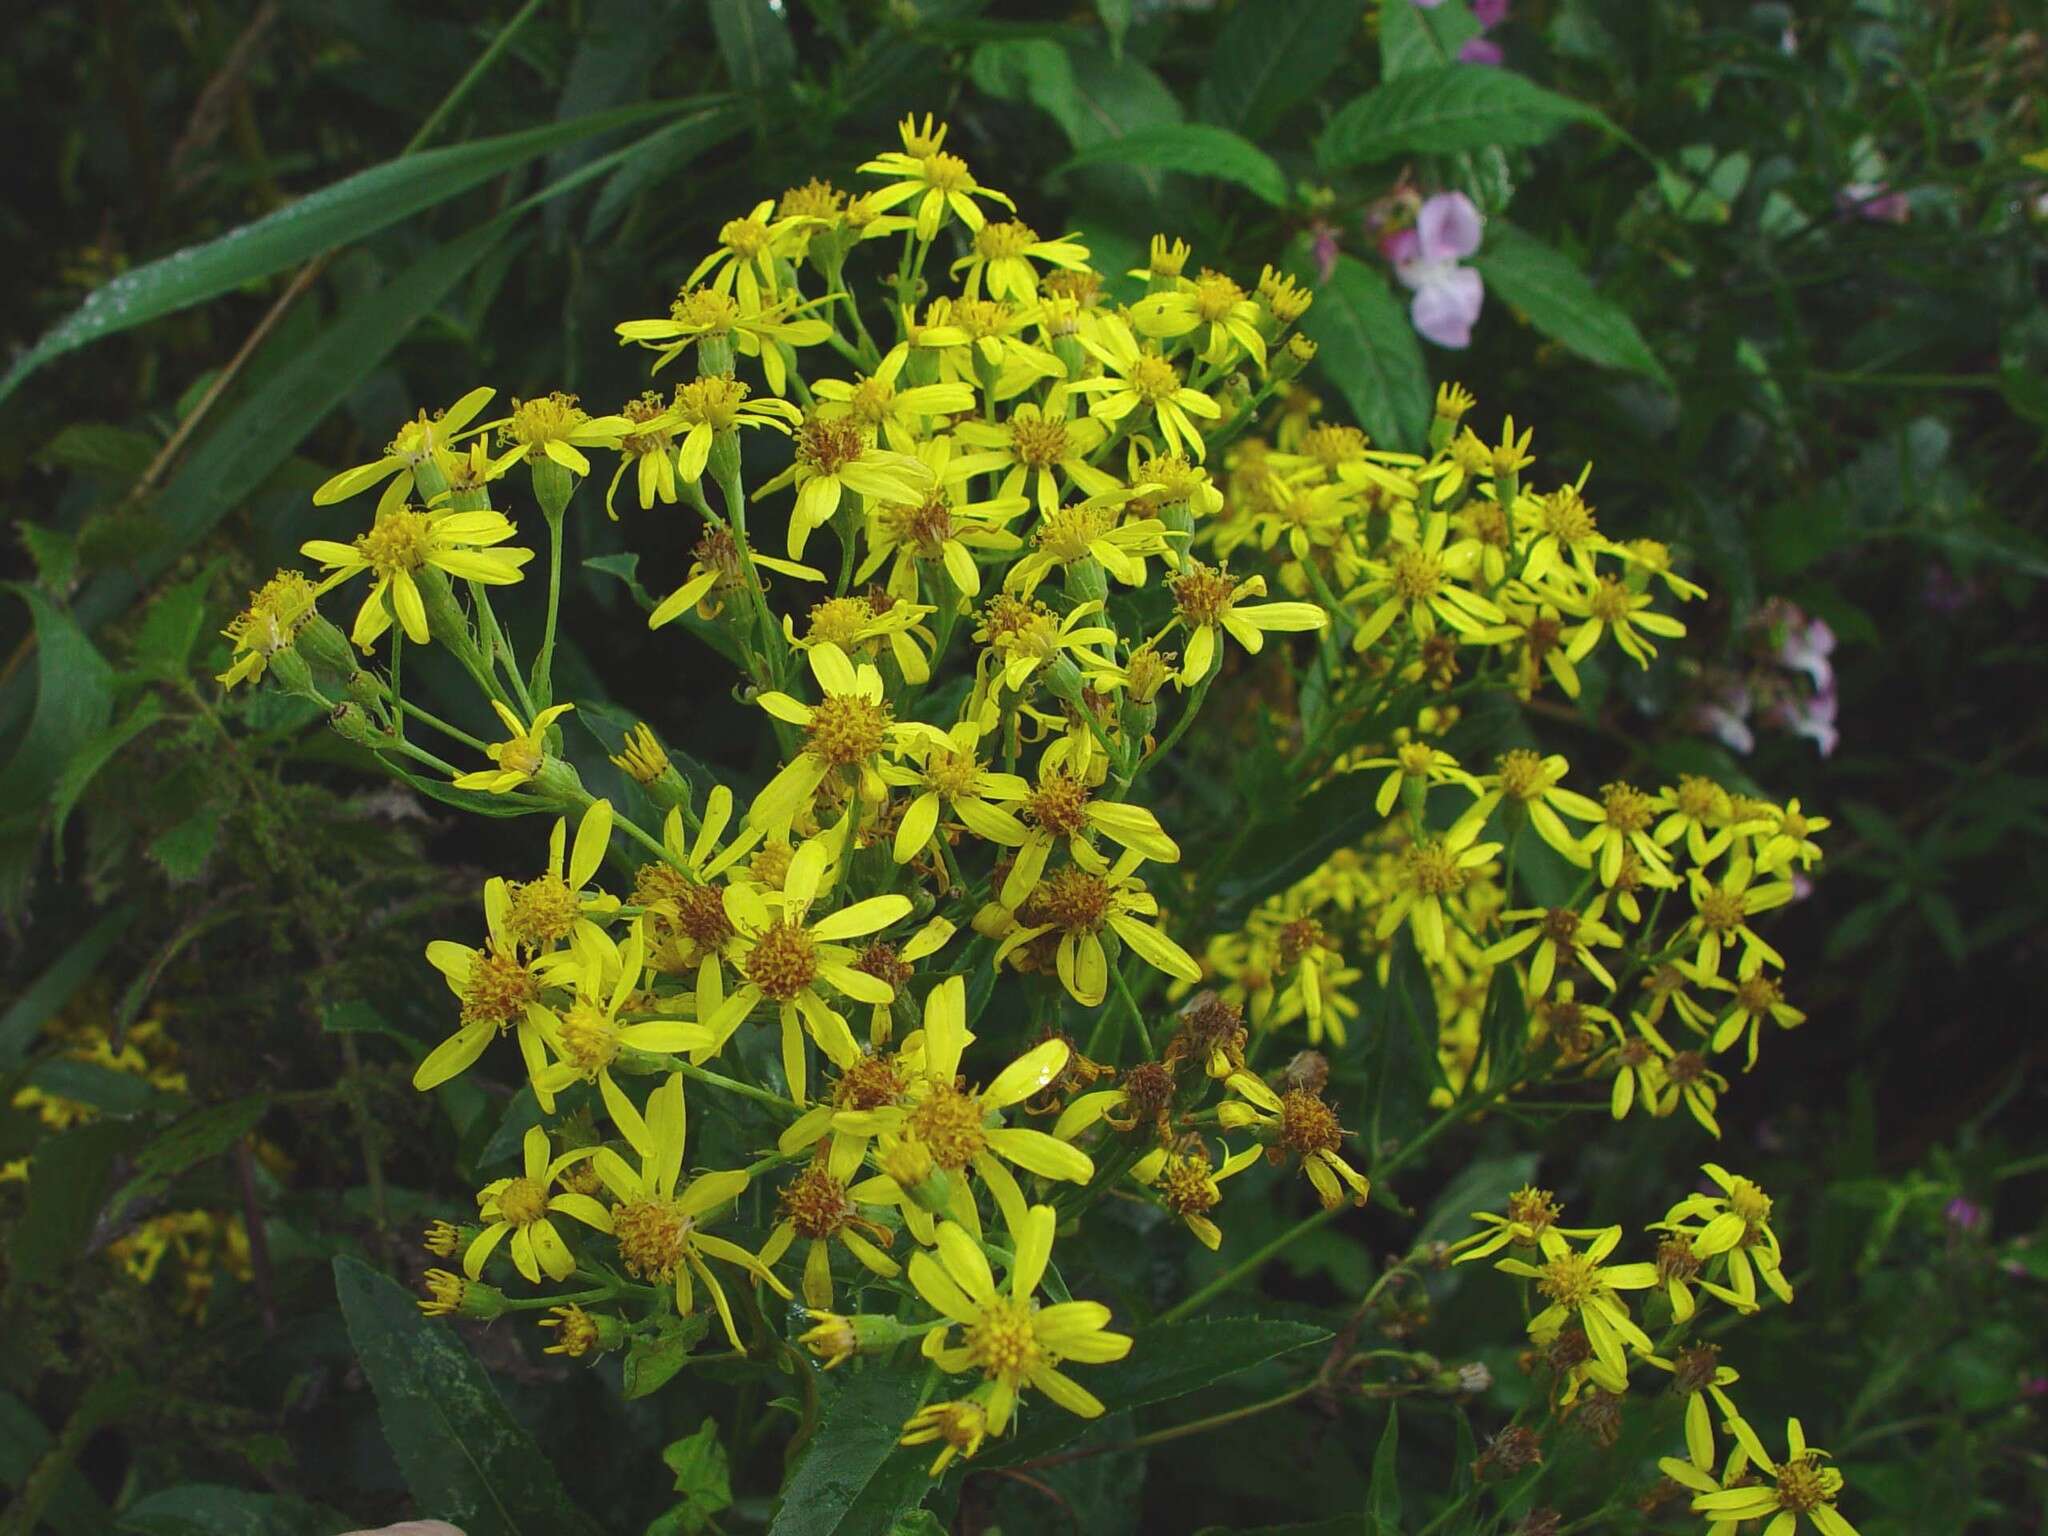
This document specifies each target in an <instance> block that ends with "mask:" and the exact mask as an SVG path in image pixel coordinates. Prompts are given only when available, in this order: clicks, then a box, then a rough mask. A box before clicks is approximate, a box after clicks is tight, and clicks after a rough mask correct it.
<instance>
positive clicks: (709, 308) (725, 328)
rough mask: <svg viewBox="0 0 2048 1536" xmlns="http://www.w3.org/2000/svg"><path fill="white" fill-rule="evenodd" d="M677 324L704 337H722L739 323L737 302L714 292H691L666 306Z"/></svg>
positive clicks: (714, 289) (738, 303)
mask: <svg viewBox="0 0 2048 1536" xmlns="http://www.w3.org/2000/svg"><path fill="white" fill-rule="evenodd" d="M669 315H670V317H671V318H672V319H674V320H675V321H676V322H677V323H678V324H680V325H684V326H687V327H688V328H689V329H690V330H692V331H696V332H697V333H699V334H700V335H704V336H726V335H730V334H731V333H732V331H733V329H734V328H735V327H736V326H738V324H739V323H740V301H739V300H738V299H736V298H734V297H733V296H732V295H731V294H729V293H720V292H719V291H718V290H717V289H716V288H692V289H690V290H689V291H688V292H686V293H684V294H683V295H682V296H681V297H679V298H678V299H677V300H676V301H675V303H673V304H671V305H670V306H669Z"/></svg>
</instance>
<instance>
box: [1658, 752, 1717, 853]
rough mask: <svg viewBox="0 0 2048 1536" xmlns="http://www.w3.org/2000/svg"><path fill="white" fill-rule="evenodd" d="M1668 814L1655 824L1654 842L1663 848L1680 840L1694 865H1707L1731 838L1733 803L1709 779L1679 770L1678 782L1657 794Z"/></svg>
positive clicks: (1674, 844) (1671, 845)
mask: <svg viewBox="0 0 2048 1536" xmlns="http://www.w3.org/2000/svg"><path fill="white" fill-rule="evenodd" d="M1657 799H1658V803H1659V804H1660V805H1662V806H1663V807H1665V809H1666V810H1667V812H1668V814H1667V815H1666V816H1665V817H1664V819H1663V820H1662V821H1660V822H1658V823H1657V833H1656V836H1657V841H1658V842H1660V843H1662V844H1664V845H1665V846H1666V847H1673V846H1676V845H1677V844H1678V843H1679V842H1680V841H1681V840H1682V841H1683V842H1684V843H1685V851H1686V854H1687V856H1688V857H1690V858H1691V859H1692V861H1693V863H1695V864H1711V863H1713V862H1714V860H1716V859H1718V858H1719V857H1720V856H1721V855H1722V854H1724V853H1726V852H1727V851H1728V845H1729V844H1730V843H1731V842H1733V841H1734V838H1735V833H1734V820H1735V804H1734V801H1733V800H1732V799H1730V798H1729V795H1728V791H1727V790H1725V789H1723V788H1722V787H1721V786H1720V785H1719V784H1716V783H1715V782H1714V781H1713V780H1712V779H1709V778H1706V777H1704V776H1702V775H1700V774H1696V773H1682V774H1680V775H1679V776H1678V783H1677V784H1676V785H1673V786H1668V787H1666V788H1665V789H1664V790H1662V791H1661V792H1660V793H1659V794H1658V796H1657Z"/></svg>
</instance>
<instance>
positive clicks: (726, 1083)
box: [676, 1062, 797, 1115]
mask: <svg viewBox="0 0 2048 1536" xmlns="http://www.w3.org/2000/svg"><path fill="white" fill-rule="evenodd" d="M676 1070H677V1071H678V1072H680V1073H682V1074H683V1076H685V1077H687V1078H690V1079H691V1080H693V1081H695V1082H699V1083H708V1084H710V1085H711V1086H712V1087H714V1088H723V1089H724V1090H725V1091H726V1092H727V1093H737V1094H739V1095H740V1096H741V1097H742V1098H748V1099H752V1100H754V1101H755V1102H756V1103H759V1104H765V1105H767V1106H768V1107H769V1108H770V1109H773V1110H776V1111H778V1112H780V1113H782V1114H785V1115H794V1114H796V1113H797V1108H796V1106H795V1105H794V1104H792V1103H790V1102H789V1100H787V1099H785V1098H783V1097H782V1095H781V1094H779V1093H770V1092H769V1091H768V1090H767V1089H765V1088H756V1087H755V1086H754V1085H753V1084H752V1083H743V1082H741V1081H740V1080H739V1079H738V1078H736V1077H727V1076H725V1075H724V1074H723V1073H720V1072H710V1071H706V1070H705V1069H704V1068H703V1067H693V1066H691V1065H690V1064H689V1063H688V1062H682V1063H679V1064H678V1065H677V1067H676Z"/></svg>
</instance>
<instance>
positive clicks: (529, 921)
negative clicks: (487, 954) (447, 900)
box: [484, 800, 619, 964]
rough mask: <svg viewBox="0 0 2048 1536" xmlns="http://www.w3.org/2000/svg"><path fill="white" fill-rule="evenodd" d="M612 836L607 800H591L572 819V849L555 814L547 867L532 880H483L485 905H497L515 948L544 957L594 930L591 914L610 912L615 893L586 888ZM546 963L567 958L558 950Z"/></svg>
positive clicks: (613, 909)
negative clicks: (573, 823)
mask: <svg viewBox="0 0 2048 1536" xmlns="http://www.w3.org/2000/svg"><path fill="white" fill-rule="evenodd" d="M611 835H612V807H611V802H610V801H609V800H593V801H592V802H591V803H590V805H589V806H588V807H586V808H585V810H584V812H583V816H582V819H581V820H579V821H578V822H577V824H576V845H575V847H574V849H573V850H570V849H569V847H568V836H569V824H568V821H567V820H566V819H565V818H564V819H558V820H557V821H556V822H555V825H554V827H553V829H552V830H551V831H550V832H549V833H548V862H547V868H546V870H545V871H543V872H542V873H541V874H540V875H539V876H537V877H536V878H534V879H532V880H521V881H517V882H508V881H506V880H505V879H503V878H502V877H501V876H497V875H493V876H492V877H491V878H490V879H489V880H487V881H485V882H484V906H485V908H486V909H490V908H492V907H494V906H502V908H503V910H504V923H505V927H506V929H507V930H508V931H509V932H510V933H511V934H512V936H513V938H514V939H515V940H516V941H517V942H518V944H519V945H520V947H521V948H522V949H524V950H527V951H530V952H534V953H539V954H541V955H542V956H543V957H544V958H545V957H546V956H547V955H548V954H550V953H551V952H555V951H559V950H560V948H561V946H562V945H564V944H566V943H568V942H569V941H570V940H572V939H574V938H576V937H578V936H579V935H584V936H587V935H589V934H591V933H594V932H595V931H596V924H595V922H594V921H593V919H595V918H599V917H606V916H609V915H610V914H611V913H613V912H616V911H617V910H618V907H619V900H618V898H617V897H616V896H610V895H607V894H605V893H604V892H603V891H598V890H593V889H590V888H589V887H590V881H591V878H592V877H593V876H594V875H595V874H596V873H597V871H598V866H599V865H601V864H602V863H603V862H604V856H605V853H606V851H607V850H608V849H609V848H610V846H611ZM565 853H566V854H567V862H566V864H565V863H564V855H565ZM547 963H548V964H557V963H566V959H565V958H564V957H562V956H560V955H559V954H557V955H556V957H555V959H554V960H552V961H548V962H547Z"/></svg>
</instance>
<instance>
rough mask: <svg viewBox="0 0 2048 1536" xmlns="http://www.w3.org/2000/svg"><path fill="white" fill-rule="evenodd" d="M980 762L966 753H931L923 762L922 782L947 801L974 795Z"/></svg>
mask: <svg viewBox="0 0 2048 1536" xmlns="http://www.w3.org/2000/svg"><path fill="white" fill-rule="evenodd" d="M980 779H981V761H980V759H978V758H976V757H975V756H974V755H973V754H972V753H968V752H943V751H939V752H933V753H932V754H931V756H929V757H927V758H926V759H925V761H924V781H925V783H926V784H928V785H930V786H931V787H932V788H933V789H935V790H937V791H938V792H939V793H940V794H942V795H944V796H945V797H946V798H947V799H949V800H951V799H954V798H956V797H957V796H960V795H971V794H973V793H974V787H975V785H976V784H977V783H978V782H980Z"/></svg>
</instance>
